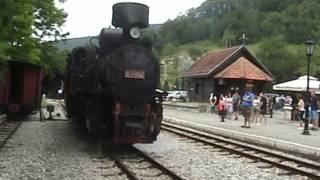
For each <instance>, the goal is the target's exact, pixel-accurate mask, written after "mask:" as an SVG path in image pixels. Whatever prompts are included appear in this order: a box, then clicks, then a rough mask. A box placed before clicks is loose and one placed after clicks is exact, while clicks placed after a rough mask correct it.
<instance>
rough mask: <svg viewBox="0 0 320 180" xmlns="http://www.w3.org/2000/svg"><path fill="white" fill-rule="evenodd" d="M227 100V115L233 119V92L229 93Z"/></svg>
mask: <svg viewBox="0 0 320 180" xmlns="http://www.w3.org/2000/svg"><path fill="white" fill-rule="evenodd" d="M226 102H227V117H228V119H231V116H232V112H233V107H232V96H231V93H229V94H228V96H227V97H226Z"/></svg>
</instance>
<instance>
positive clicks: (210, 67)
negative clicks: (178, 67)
mask: <svg viewBox="0 0 320 180" xmlns="http://www.w3.org/2000/svg"><path fill="white" fill-rule="evenodd" d="M180 77H181V78H183V81H184V84H185V88H186V90H187V92H188V97H189V101H190V102H208V98H209V95H210V93H211V92H212V93H214V94H215V96H217V97H219V95H220V94H224V95H227V93H229V92H230V93H233V92H235V91H238V92H239V93H240V94H241V95H242V94H243V93H244V88H245V86H248V85H249V86H252V89H253V92H255V93H258V92H260V91H262V90H263V88H264V86H265V84H266V83H270V82H272V81H273V76H272V74H271V73H270V72H269V71H268V69H267V68H266V67H265V66H264V65H263V64H262V63H261V62H260V61H259V60H258V59H257V58H256V57H255V56H254V55H253V54H252V53H251V52H250V51H249V49H248V48H247V47H246V46H237V47H232V48H227V49H221V50H218V51H213V52H210V53H208V54H206V55H204V56H203V57H202V58H200V59H199V60H198V61H197V62H196V63H195V64H193V65H192V66H191V67H190V68H189V69H187V70H186V71H184V72H182V73H181V74H180Z"/></svg>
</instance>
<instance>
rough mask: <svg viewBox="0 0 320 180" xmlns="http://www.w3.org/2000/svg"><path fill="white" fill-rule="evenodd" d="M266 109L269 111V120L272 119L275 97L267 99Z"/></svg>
mask: <svg viewBox="0 0 320 180" xmlns="http://www.w3.org/2000/svg"><path fill="white" fill-rule="evenodd" d="M267 102H268V109H269V114H270V118H272V115H273V107H274V105H275V97H272V96H271V95H270V96H269V98H268V101H267Z"/></svg>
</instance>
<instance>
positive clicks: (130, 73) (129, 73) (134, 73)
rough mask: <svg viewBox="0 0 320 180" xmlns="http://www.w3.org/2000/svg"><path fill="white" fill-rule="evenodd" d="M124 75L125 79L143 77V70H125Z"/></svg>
mask: <svg viewBox="0 0 320 180" xmlns="http://www.w3.org/2000/svg"><path fill="white" fill-rule="evenodd" d="M124 77H125V78H127V79H144V71H142V70H125V72H124Z"/></svg>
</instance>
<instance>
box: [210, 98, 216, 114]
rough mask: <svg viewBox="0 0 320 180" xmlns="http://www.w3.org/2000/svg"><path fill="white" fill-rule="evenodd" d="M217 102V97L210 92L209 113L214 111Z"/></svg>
mask: <svg viewBox="0 0 320 180" xmlns="http://www.w3.org/2000/svg"><path fill="white" fill-rule="evenodd" d="M216 103H217V97H216V96H215V95H213V93H210V97H209V104H210V112H211V114H213V113H215V105H216Z"/></svg>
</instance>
